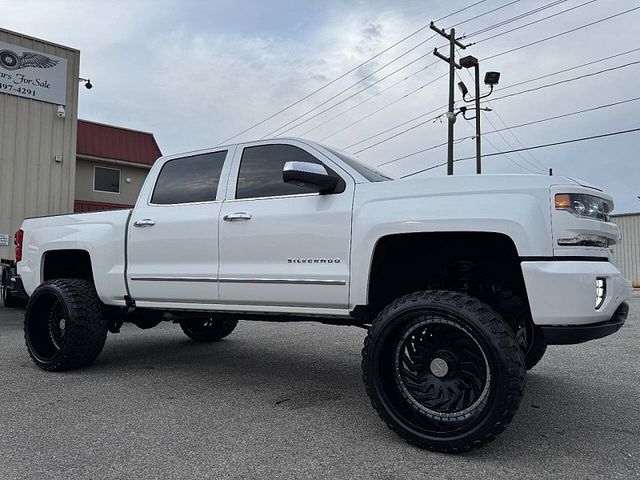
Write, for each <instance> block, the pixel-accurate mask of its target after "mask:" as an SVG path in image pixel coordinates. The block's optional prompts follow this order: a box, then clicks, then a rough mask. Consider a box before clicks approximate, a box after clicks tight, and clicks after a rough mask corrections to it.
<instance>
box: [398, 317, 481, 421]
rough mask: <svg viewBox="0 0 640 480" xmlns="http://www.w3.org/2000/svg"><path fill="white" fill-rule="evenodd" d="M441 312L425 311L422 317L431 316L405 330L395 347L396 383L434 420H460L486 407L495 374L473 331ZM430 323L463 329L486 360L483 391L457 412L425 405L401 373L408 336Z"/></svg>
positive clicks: (405, 395)
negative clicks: (413, 392)
mask: <svg viewBox="0 0 640 480" xmlns="http://www.w3.org/2000/svg"><path fill="white" fill-rule="evenodd" d="M440 315H441V314H439V313H436V312H433V313H428V314H427V313H423V314H421V315H419V316H421V317H427V316H428V317H429V318H425V319H424V320H422V321H420V322H418V323H417V324H415V325H412V326H411V328H408V329H407V331H405V332H404V334H403V335H402V337H401V338H400V340H399V341H398V342H397V345H396V348H395V349H394V372H393V374H394V378H395V382H396V385H397V386H398V387H399V388H400V390H401V391H402V394H403V396H404V398H406V399H407V400H408V401H409V403H410V404H411V405H412V406H413V407H414V409H415V410H417V411H418V412H419V413H422V414H424V415H426V416H428V417H430V418H432V419H434V420H444V421H446V420H459V419H460V418H461V417H465V416H468V415H470V414H471V413H472V412H474V411H476V410H478V409H481V408H484V406H485V405H486V403H487V400H488V399H489V395H490V392H491V387H492V383H493V375H492V373H491V368H490V365H489V361H488V359H487V355H486V354H485V352H484V349H483V348H482V346H481V345H480V344H479V343H478V341H477V339H476V338H475V336H474V335H473V334H472V333H471V331H470V330H468V329H467V328H465V327H463V326H462V325H460V324H459V323H458V322H454V321H452V320H449V319H448V318H446V317H444V316H440ZM429 324H440V325H447V326H450V327H454V328H456V329H458V330H460V331H462V332H463V333H465V335H467V337H469V338H470V339H472V340H473V342H474V343H475V344H476V346H477V347H478V350H479V351H480V352H481V353H482V358H483V360H484V367H485V371H486V379H485V382H484V387H483V390H482V392H481V393H480V395H479V396H478V398H477V399H476V400H475V401H474V402H473V403H472V404H471V405H469V406H468V407H466V408H464V409H462V410H459V411H455V412H449V413H446V412H439V411H437V410H433V409H430V408H427V407H425V406H424V405H423V404H422V403H420V402H419V401H418V400H417V399H416V398H415V397H414V395H413V394H412V393H411V391H409V389H408V388H407V386H406V384H405V382H404V380H403V378H402V376H401V374H400V359H401V356H402V349H403V347H404V344H405V341H406V340H407V338H408V337H409V336H410V335H413V334H414V333H415V332H416V331H418V330H420V329H421V328H423V327H424V326H425V325H429ZM445 375H446V374H445Z"/></svg>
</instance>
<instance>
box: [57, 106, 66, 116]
mask: <svg viewBox="0 0 640 480" xmlns="http://www.w3.org/2000/svg"><path fill="white" fill-rule="evenodd" d="M56 115H58V118H64V117H66V116H67V112H65V111H64V107H63V106H62V105H58V111H57V112H56Z"/></svg>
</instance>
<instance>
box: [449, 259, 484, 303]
mask: <svg viewBox="0 0 640 480" xmlns="http://www.w3.org/2000/svg"><path fill="white" fill-rule="evenodd" d="M449 278H450V279H451V280H450V282H451V287H452V289H453V290H456V291H458V292H461V293H464V294H467V295H472V292H474V291H476V290H477V288H478V285H477V284H476V283H477V277H476V265H475V264H474V263H473V262H470V261H467V260H458V261H456V262H453V263H452V264H451V266H450V267H449Z"/></svg>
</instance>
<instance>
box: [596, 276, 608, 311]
mask: <svg viewBox="0 0 640 480" xmlns="http://www.w3.org/2000/svg"><path fill="white" fill-rule="evenodd" d="M605 298H607V280H606V279H605V278H596V310H598V309H599V308H600V307H602V304H603V303H604V299H605Z"/></svg>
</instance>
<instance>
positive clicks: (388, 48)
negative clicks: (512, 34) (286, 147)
mask: <svg viewBox="0 0 640 480" xmlns="http://www.w3.org/2000/svg"><path fill="white" fill-rule="evenodd" d="M486 1H487V0H479V1H477V2H475V3H472V4H471V5H469V6H467V7H464V8H461V9H460V10H456V11H455V12H453V13H450V14H448V15H445V16H444V17H441V18H439V19H438V20H437V21H441V20H444V19H446V18H449V17H451V16H453V15H457V14H458V13H461V12H464V11H465V10H468V9H470V8H473V7H475V6H476V5H479V4H481V3H484V2H486ZM429 25H430V23H427V24H425V25H423V26H421V27H420V28H418V29H417V30H415V31H414V32H412V33H410V34H409V35H407V36H405V37H403V38H401V39H400V40H398V41H397V42H395V43H394V44H392V45H390V46H388V47H387V48H385V49H384V50H381V51H379V52H378V53H376V54H375V55H373V56H372V57H369V58H368V59H366V60H365V61H363V62H361V63H359V64H358V65H356V66H355V67H353V68H351V69H350V70H347V71H346V72H344V73H343V74H341V75H339V76H337V77H336V78H334V79H333V80H331V81H330V82H327V83H325V84H324V85H322V86H321V87H319V88H317V89H315V90H314V91H312V92H311V93H308V94H307V95H305V96H304V97H302V98H300V99H299V100H296V101H295V102H293V103H291V104H289V105H287V106H286V107H284V108H282V109H280V110H278V111H277V112H276V113H274V114H272V115H270V116H268V117H266V118H264V119H262V120H260V121H259V122H258V123H254V124H253V125H251V126H250V127H247V128H245V129H244V130H242V131H241V132H238V133H236V134H235V135H233V136H231V137H228V138H226V139H225V140H223V141H222V142H220V143H226V142H228V141H229V140H233V139H234V138H236V137H238V136H240V135H242V134H243V133H247V132H248V131H249V130H253V129H254V128H255V127H257V126H260V125H262V124H263V123H265V122H267V121H269V120H271V119H272V118H274V117H276V116H278V115H280V114H281V113H283V112H286V111H287V110H289V109H290V108H292V107H295V106H296V105H298V104H300V103H302V102H303V101H305V100H306V99H308V98H309V97H311V96H313V95H315V94H316V93H318V92H321V91H322V90H324V89H325V88H327V87H329V86H331V85H333V84H334V83H336V82H337V81H339V80H342V79H343V78H344V77H346V76H347V75H349V74H351V73H353V72H355V71H356V70H358V69H359V68H361V67H363V66H364V65H366V64H367V63H369V62H371V61H372V60H375V59H376V58H378V57H380V56H381V55H383V54H385V53H387V52H388V51H389V50H391V49H393V48H395V47H397V46H398V45H400V44H401V43H403V42H405V41H407V40H408V39H410V38H411V37H414V36H415V35H417V34H418V33H420V32H422V31H423V30H426V29H428V28H429Z"/></svg>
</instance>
